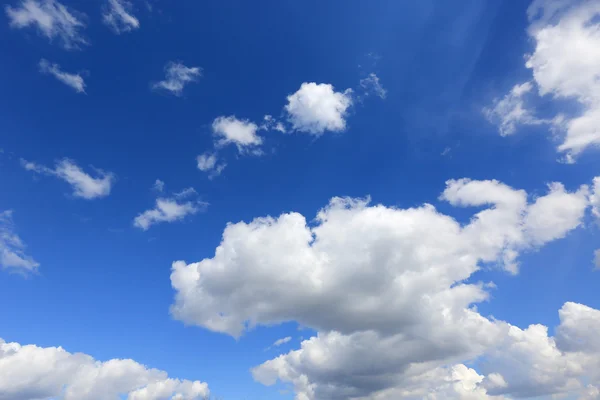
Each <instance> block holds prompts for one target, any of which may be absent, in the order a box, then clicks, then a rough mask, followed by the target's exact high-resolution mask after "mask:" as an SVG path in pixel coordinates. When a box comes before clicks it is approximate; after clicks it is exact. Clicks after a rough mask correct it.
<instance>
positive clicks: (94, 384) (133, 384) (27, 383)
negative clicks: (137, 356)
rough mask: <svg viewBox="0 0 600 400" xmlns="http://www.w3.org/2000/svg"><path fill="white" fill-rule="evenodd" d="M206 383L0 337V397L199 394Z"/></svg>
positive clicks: (189, 397)
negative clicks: (6, 340)
mask: <svg viewBox="0 0 600 400" xmlns="http://www.w3.org/2000/svg"><path fill="white" fill-rule="evenodd" d="M208 395H209V389H208V385H207V384H206V383H204V382H200V381H189V380H180V379H173V378H169V377H168V376H167V373H166V372H164V371H160V370H157V369H151V368H148V367H146V366H144V365H142V364H139V363H137V362H135V361H134V360H131V359H112V360H108V361H104V362H102V361H97V360H94V359H93V358H92V357H91V356H89V355H87V354H82V353H69V352H67V351H66V350H64V349H63V348H62V347H39V346H36V345H21V344H19V343H7V342H5V341H4V340H2V339H0V399H48V398H53V399H62V400H75V399H77V400H79V399H86V400H108V399H114V400H116V399H121V398H125V397H123V396H127V397H126V398H127V399H128V400H160V399H173V400H175V399H181V400H183V399H186V400H195V399H204V398H206V397H207V396H208Z"/></svg>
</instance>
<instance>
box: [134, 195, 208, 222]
mask: <svg viewBox="0 0 600 400" xmlns="http://www.w3.org/2000/svg"><path fill="white" fill-rule="evenodd" d="M185 199H189V200H185ZM207 206H208V203H206V202H203V201H200V199H199V198H198V193H197V192H196V190H195V189H194V188H191V187H190V188H186V189H184V190H182V191H181V192H178V193H175V194H173V195H172V196H171V197H159V198H158V199H156V204H155V206H154V208H152V209H149V210H146V211H144V212H143V213H141V214H139V215H138V216H137V217H135V218H134V220H133V226H135V227H136V228H140V229H142V230H144V231H147V230H148V229H150V227H151V226H152V225H155V224H158V223H162V222H175V221H181V220H183V219H185V217H187V216H189V215H194V214H196V213H198V212H200V211H202V210H204V209H206V207H207Z"/></svg>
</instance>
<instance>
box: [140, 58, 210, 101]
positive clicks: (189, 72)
mask: <svg viewBox="0 0 600 400" xmlns="http://www.w3.org/2000/svg"><path fill="white" fill-rule="evenodd" d="M165 75H166V79H165V80H164V81H160V82H155V83H153V84H152V88H153V89H155V90H166V91H167V92H170V93H171V94H174V95H175V96H181V94H182V93H183V88H184V87H185V85H187V84H188V83H190V82H196V81H197V80H198V79H199V78H200V77H201V76H202V69H201V68H200V67H186V66H185V65H183V64H181V63H178V62H172V61H171V62H169V63H167V65H166V66H165Z"/></svg>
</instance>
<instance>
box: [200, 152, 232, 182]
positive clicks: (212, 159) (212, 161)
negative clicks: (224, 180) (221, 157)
mask: <svg viewBox="0 0 600 400" xmlns="http://www.w3.org/2000/svg"><path fill="white" fill-rule="evenodd" d="M217 161H218V159H217V154H216V153H211V152H206V153H203V154H200V155H199V156H198V157H196V163H197V165H198V169H199V170H200V171H202V172H206V173H207V174H208V178H209V179H213V178H215V177H217V176H219V175H221V172H223V170H224V169H225V167H227V164H225V163H224V162H221V163H218V162H217Z"/></svg>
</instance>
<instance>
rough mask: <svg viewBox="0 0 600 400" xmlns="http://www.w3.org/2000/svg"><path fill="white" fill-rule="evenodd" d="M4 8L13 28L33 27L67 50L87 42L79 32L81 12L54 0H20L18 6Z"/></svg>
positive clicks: (81, 27)
mask: <svg viewBox="0 0 600 400" xmlns="http://www.w3.org/2000/svg"><path fill="white" fill-rule="evenodd" d="M5 10H6V14H7V15H8V18H9V20H10V26H11V27H13V28H18V29H21V28H26V27H30V26H32V27H35V28H37V30H38V31H39V32H40V33H41V34H42V35H44V36H46V37H47V38H48V39H50V41H52V40H54V39H57V40H58V41H59V42H60V44H61V45H62V46H63V47H64V48H65V49H68V50H71V49H78V48H80V47H81V45H85V44H87V41H86V39H85V38H84V37H83V36H82V34H81V32H80V31H81V30H82V29H83V28H84V27H85V24H84V23H83V21H82V18H83V14H81V13H78V12H75V11H73V10H71V9H70V8H68V7H66V6H64V5H63V4H61V3H59V2H58V1H56V0H21V2H20V4H19V7H15V8H13V7H11V6H6V8H5Z"/></svg>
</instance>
